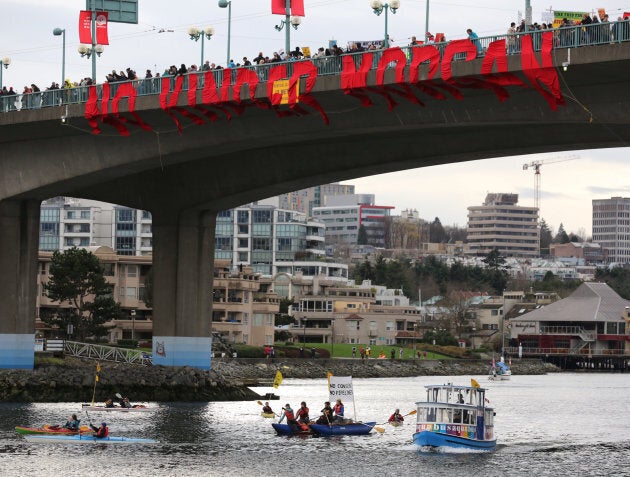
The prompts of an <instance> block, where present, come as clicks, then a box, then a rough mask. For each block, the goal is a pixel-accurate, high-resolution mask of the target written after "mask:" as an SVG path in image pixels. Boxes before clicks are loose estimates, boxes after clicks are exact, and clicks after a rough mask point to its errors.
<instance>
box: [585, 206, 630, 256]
mask: <svg viewBox="0 0 630 477" xmlns="http://www.w3.org/2000/svg"><path fill="white" fill-rule="evenodd" d="M593 242H595V243H598V244H600V245H601V246H602V247H603V248H605V249H607V250H608V257H607V258H606V262H607V263H630V198H628V197H612V198H610V199H593Z"/></svg>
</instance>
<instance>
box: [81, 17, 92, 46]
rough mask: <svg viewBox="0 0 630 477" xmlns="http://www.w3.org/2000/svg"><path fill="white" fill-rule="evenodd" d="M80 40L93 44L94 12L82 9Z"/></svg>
mask: <svg viewBox="0 0 630 477" xmlns="http://www.w3.org/2000/svg"><path fill="white" fill-rule="evenodd" d="M79 41H80V42H81V43H87V44H88V45H91V44H92V12H90V11H88V10H81V13H80V14H79Z"/></svg>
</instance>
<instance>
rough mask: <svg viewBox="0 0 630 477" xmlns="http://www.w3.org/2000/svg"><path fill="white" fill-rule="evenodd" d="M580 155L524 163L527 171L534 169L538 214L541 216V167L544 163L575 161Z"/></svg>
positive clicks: (535, 198)
mask: <svg viewBox="0 0 630 477" xmlns="http://www.w3.org/2000/svg"><path fill="white" fill-rule="evenodd" d="M579 158H580V156H578V155H577V154H574V155H571V156H565V157H558V158H555V159H554V158H551V159H541V160H539V161H532V162H526V163H525V164H523V170H524V171H526V170H528V169H533V170H534V207H536V208H537V209H538V215H539V216H540V176H541V174H540V168H541V167H542V165H543V164H556V163H558V162H566V161H574V160H575V159H579Z"/></svg>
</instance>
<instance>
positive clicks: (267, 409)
mask: <svg viewBox="0 0 630 477" xmlns="http://www.w3.org/2000/svg"><path fill="white" fill-rule="evenodd" d="M262 412H264V413H265V414H275V412H273V409H271V406H270V405H269V401H266V402H265V405H264V406H263V407H262Z"/></svg>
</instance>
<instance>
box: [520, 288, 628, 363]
mask: <svg viewBox="0 0 630 477" xmlns="http://www.w3.org/2000/svg"><path fill="white" fill-rule="evenodd" d="M628 310H630V300H625V299H623V298H621V297H620V296H619V295H618V294H617V293H616V292H615V291H614V290H613V289H612V288H610V287H609V286H608V285H607V284H605V283H593V282H591V283H583V284H582V285H580V287H579V288H578V289H577V290H575V291H574V292H573V293H572V294H571V295H570V296H569V297H567V298H564V299H562V300H559V301H556V302H553V303H550V304H548V305H546V306H541V307H538V308H536V309H534V310H532V311H529V312H528V313H523V314H521V315H520V316H518V317H515V318H511V319H510V320H509V323H510V326H509V329H510V337H511V339H512V341H513V346H512V348H511V354H513V355H514V354H516V352H521V353H522V354H523V355H524V356H527V355H529V356H532V355H537V356H541V355H542V356H550V355H560V356H563V357H567V358H575V357H578V358H579V357H582V358H581V359H586V358H588V357H591V356H597V355H599V356H601V355H605V356H609V357H613V356H623V355H630V346H629V345H628V343H629V342H630V330H629V328H628V325H629V318H628ZM517 347H520V350H519V349H518V348H517Z"/></svg>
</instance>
